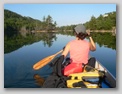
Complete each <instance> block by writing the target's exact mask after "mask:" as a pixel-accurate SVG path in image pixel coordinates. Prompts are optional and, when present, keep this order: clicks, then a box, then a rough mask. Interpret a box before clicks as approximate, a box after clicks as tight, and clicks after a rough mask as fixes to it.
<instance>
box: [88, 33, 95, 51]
mask: <svg viewBox="0 0 122 94" xmlns="http://www.w3.org/2000/svg"><path fill="white" fill-rule="evenodd" d="M87 34H88V37H89V45H90V50H91V51H95V50H96V44H95V43H94V40H93V39H92V36H91V35H90V31H87Z"/></svg>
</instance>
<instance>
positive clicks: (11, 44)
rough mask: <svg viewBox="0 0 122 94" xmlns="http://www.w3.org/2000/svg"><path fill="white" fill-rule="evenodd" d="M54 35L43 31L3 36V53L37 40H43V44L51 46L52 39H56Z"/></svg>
mask: <svg viewBox="0 0 122 94" xmlns="http://www.w3.org/2000/svg"><path fill="white" fill-rule="evenodd" d="M56 39H57V38H56V35H55V34H54V33H52V32H50V33H48V32H43V33H35V34H27V35H26V36H25V37H23V36H21V35H17V36H12V37H6V36H5V37H4V53H9V52H12V51H14V50H17V49H19V48H21V47H22V46H24V45H31V44H33V43H35V42H38V41H43V43H44V46H46V45H47V46H48V47H51V46H52V44H53V41H56Z"/></svg>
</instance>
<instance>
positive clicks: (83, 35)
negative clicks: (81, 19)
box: [74, 24, 88, 40]
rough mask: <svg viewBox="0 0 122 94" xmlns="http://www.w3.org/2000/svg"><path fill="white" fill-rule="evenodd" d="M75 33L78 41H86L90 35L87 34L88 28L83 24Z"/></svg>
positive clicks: (78, 26)
mask: <svg viewBox="0 0 122 94" xmlns="http://www.w3.org/2000/svg"><path fill="white" fill-rule="evenodd" d="M74 33H75V35H76V37H78V39H81V40H83V39H85V38H86V37H87V36H88V34H87V33H86V28H85V26H84V25H83V24H79V25H77V26H76V27H75V28H74Z"/></svg>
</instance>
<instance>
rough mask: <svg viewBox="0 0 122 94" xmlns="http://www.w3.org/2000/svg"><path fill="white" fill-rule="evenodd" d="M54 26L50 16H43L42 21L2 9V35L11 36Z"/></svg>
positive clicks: (50, 28)
mask: <svg viewBox="0 0 122 94" xmlns="http://www.w3.org/2000/svg"><path fill="white" fill-rule="evenodd" d="M55 27H56V22H53V20H52V17H51V16H50V15H48V16H47V17H45V16H44V19H43V21H40V20H37V19H33V18H31V17H25V16H22V15H20V14H17V13H15V12H12V11H10V10H6V9H4V35H5V36H9V37H10V36H13V35H15V34H19V33H22V32H26V33H30V32H31V31H37V30H47V31H48V30H52V29H54V28H55Z"/></svg>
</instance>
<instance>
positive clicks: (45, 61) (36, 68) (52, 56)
mask: <svg viewBox="0 0 122 94" xmlns="http://www.w3.org/2000/svg"><path fill="white" fill-rule="evenodd" d="M54 57H55V55H51V56H48V57H46V58H44V59H42V60H40V61H39V62H37V63H36V64H34V65H33V69H34V70H38V69H40V68H42V67H43V66H45V65H46V64H48V63H49V62H50V61H51V60H52V59H53V58H54Z"/></svg>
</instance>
